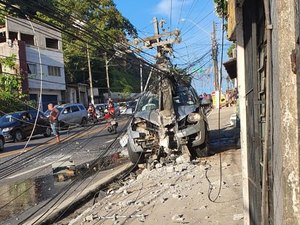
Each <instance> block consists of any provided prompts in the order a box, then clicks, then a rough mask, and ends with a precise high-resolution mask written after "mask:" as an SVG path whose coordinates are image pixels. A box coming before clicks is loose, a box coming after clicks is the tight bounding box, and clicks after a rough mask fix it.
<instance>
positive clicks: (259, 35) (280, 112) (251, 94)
mask: <svg viewBox="0 0 300 225" xmlns="http://www.w3.org/2000/svg"><path fill="white" fill-rule="evenodd" d="M228 9H229V17H228V20H229V21H228V28H229V30H228V34H229V38H230V39H231V40H232V41H235V42H236V45H237V73H238V81H239V99H240V121H241V154H242V170H243V171H242V173H243V199H244V215H245V216H244V224H247V225H248V224H251V225H252V224H253V225H256V224H260V225H269V224H270V225H271V224H272V225H273V224H275V225H285V224H286V225H295V224H300V173H299V172H300V151H299V150H300V149H299V140H300V134H299V130H300V129H299V125H300V120H299V115H300V114H299V112H300V101H299V99H300V98H299V96H300V79H299V78H300V69H299V68H300V67H299V65H300V47H299V42H300V41H299V30H300V24H299V21H300V17H299V16H300V14H299V10H300V9H299V1H289V0H280V1H272V0H229V1H228Z"/></svg>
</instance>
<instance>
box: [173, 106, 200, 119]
mask: <svg viewBox="0 0 300 225" xmlns="http://www.w3.org/2000/svg"><path fill="white" fill-rule="evenodd" d="M198 107H199V106H197V105H184V106H177V107H175V112H176V115H177V120H178V121H180V120H182V119H183V118H184V117H186V116H187V115H188V114H190V113H192V112H195V111H196V109H197V108H198Z"/></svg>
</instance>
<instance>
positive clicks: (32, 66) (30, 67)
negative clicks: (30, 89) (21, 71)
mask: <svg viewBox="0 0 300 225" xmlns="http://www.w3.org/2000/svg"><path fill="white" fill-rule="evenodd" d="M27 70H28V75H29V76H28V77H36V75H37V69H36V64H31V63H28V64H27Z"/></svg>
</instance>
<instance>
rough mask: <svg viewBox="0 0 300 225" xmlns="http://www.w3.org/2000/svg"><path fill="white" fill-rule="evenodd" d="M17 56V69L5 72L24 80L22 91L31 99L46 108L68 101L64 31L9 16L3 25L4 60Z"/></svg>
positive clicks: (1, 51)
mask: <svg viewBox="0 0 300 225" xmlns="http://www.w3.org/2000/svg"><path fill="white" fill-rule="evenodd" d="M12 54H14V55H16V59H17V60H16V66H15V68H14V69H8V68H2V71H3V72H6V73H11V74H19V75H21V76H22V78H23V81H22V82H23V83H22V91H23V93H26V94H28V95H29V98H30V99H31V100H36V101H38V100H39V96H40V93H41V96H42V99H41V100H42V105H43V109H45V108H46V107H47V104H48V103H50V102H51V103H54V104H57V103H60V102H63V101H64V99H63V98H64V92H65V91H66V82H65V71H64V59H63V51H62V37H61V32H60V31H57V30H54V29H53V28H52V27H50V26H47V25H46V24H37V23H33V22H30V21H28V20H26V19H20V18H13V17H7V18H6V20H5V24H2V25H0V57H6V56H11V55H12Z"/></svg>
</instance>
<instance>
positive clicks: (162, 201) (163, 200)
mask: <svg viewBox="0 0 300 225" xmlns="http://www.w3.org/2000/svg"><path fill="white" fill-rule="evenodd" d="M167 200H168V198H166V197H163V198H161V199H160V202H161V203H165V202H166V201H167Z"/></svg>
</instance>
